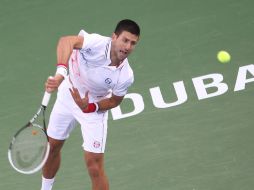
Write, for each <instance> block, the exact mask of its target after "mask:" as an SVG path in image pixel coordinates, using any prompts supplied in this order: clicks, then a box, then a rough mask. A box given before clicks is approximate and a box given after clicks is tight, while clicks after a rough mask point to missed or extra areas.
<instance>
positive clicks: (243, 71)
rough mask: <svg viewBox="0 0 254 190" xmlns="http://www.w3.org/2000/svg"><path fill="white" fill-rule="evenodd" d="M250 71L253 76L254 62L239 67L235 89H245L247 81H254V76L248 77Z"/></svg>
mask: <svg viewBox="0 0 254 190" xmlns="http://www.w3.org/2000/svg"><path fill="white" fill-rule="evenodd" d="M248 71H249V72H250V73H251V74H252V76H254V65H253V64H251V65H246V66H243V67H240V68H239V70H238V75H237V79H236V83H235V88H234V91H239V90H244V89H245V84H246V83H249V82H253V81H254V78H249V79H246V77H247V72H248Z"/></svg>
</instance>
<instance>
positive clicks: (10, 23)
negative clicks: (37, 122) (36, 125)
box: [0, 0, 254, 190]
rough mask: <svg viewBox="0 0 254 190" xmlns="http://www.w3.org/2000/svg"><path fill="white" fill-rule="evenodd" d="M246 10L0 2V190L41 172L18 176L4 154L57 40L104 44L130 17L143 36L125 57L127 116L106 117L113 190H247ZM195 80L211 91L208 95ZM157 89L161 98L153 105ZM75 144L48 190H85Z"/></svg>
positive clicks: (252, 51) (224, 5)
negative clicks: (88, 36) (221, 57)
mask: <svg viewBox="0 0 254 190" xmlns="http://www.w3.org/2000/svg"><path fill="white" fill-rule="evenodd" d="M253 6H254V2H253V1H251V0H241V1H239V0H213V1H203V0H190V1H182V0H158V1H152V0H139V1H135V0H129V1H123V0H118V1H82V0H76V1H71V0H55V1H50V0H33V1H32V0H20V1H7V0H1V2H0V31H1V36H0V55H1V63H0V64H1V69H0V73H1V75H0V85H1V99H0V101H1V102H0V105H1V109H0V123H1V127H0V134H1V138H0V189H3V190H13V189H19V190H20V189H25V190H35V189H40V178H41V174H40V173H37V174H34V175H29V176H28V175H22V174H19V173H16V172H15V171H14V170H13V169H12V168H11V167H10V165H9V163H8V160H7V149H8V144H9V141H10V140H11V137H12V135H13V133H14V132H15V131H16V130H17V129H18V128H19V127H20V125H22V124H23V123H24V122H26V121H27V120H28V119H30V117H31V116H32V114H33V113H34V112H35V111H36V109H37V107H38V106H39V103H40V101H41V97H42V95H43V88H44V87H43V86H44V81H45V79H46V78H47V76H48V75H52V74H54V72H55V63H56V44H57V41H58V39H59V37H60V36H62V35H74V34H77V33H78V32H79V30H80V29H85V30H86V31H88V32H90V33H93V32H94V33H100V34H103V35H107V36H109V35H111V33H112V31H113V29H114V27H115V24H116V23H117V22H118V21H119V20H120V19H123V18H130V19H134V20H136V21H137V22H138V23H139V24H140V26H141V29H142V33H141V40H140V43H139V44H138V46H137V48H136V51H135V52H134V53H133V54H132V55H131V56H130V58H129V61H130V63H131V64H132V67H133V69H134V72H135V83H134V85H133V86H132V87H131V88H130V90H129V93H130V97H129V98H126V99H125V100H124V102H123V104H122V106H121V111H122V117H123V116H126V117H125V118H122V119H120V118H119V115H118V116H116V115H114V118H113V114H111V113H110V117H109V131H108V141H107V148H106V154H105V159H106V161H105V162H106V171H107V174H108V177H109V179H110V186H111V189H112V190H252V189H253V188H254V180H253V177H254V162H253V160H254V151H253V144H254V138H253V133H254V126H253V115H254V111H253V110H254V109H253V93H254V80H253V79H254V72H253V64H254V43H253V41H254V38H253V34H254V12H253ZM222 49H224V50H227V51H228V52H229V53H230V54H231V56H232V60H231V62H230V63H228V64H221V63H219V62H218V61H217V59H216V54H217V52H218V51H219V50H222ZM239 73H240V74H239ZM193 79H194V80H193ZM201 79H202V80H201ZM216 79H222V80H221V81H219V82H217V83H216V82H215V80H216ZM194 81H196V83H194ZM202 81H203V82H204V83H203V87H204V86H205V85H209V84H214V85H212V87H208V86H206V87H207V88H205V91H203V92H206V93H207V94H206V95H205V94H203V95H201V94H200V93H201V91H202ZM174 84H175V85H176V86H177V85H178V87H181V90H180V91H179V92H180V94H179V99H178V98H177V97H178V96H177V95H176V91H175V88H174ZM200 85H201V86H200ZM238 85H240V86H241V87H242V88H240V87H239V86H238ZM198 86H199V87H200V88H201V90H200V88H198ZM156 87H158V88H156ZM236 87H237V88H236ZM158 89H159V90H160V91H158ZM196 89H199V90H198V92H196ZM236 89H237V90H236ZM155 90H157V91H156V92H157V93H158V92H161V93H160V94H161V95H160V94H157V95H154V94H153V95H152V94H151V91H152V92H155ZM203 90H204V88H203ZM220 93H221V94H220ZM198 94H199V95H198ZM180 95H181V96H180ZM209 95H211V97H208V96H209ZM213 95H214V96H213ZM134 96H135V97H136V99H135V98H133V97H134ZM180 97H181V98H180ZM200 97H201V99H200ZM202 97H203V98H202ZM54 98H55V96H53V99H52V100H51V102H50V106H49V110H48V113H47V114H48V115H49V113H50V109H51V108H52V105H53V102H54ZM132 98H133V99H132ZM134 99H135V100H138V101H137V102H134ZM159 100H161V102H160V103H159ZM181 101H182V102H181ZM174 103H175V104H174ZM177 103H178V104H177ZM138 109H140V110H139V111H138ZM135 110H136V111H137V113H134V111H135ZM128 113H129V117H127V116H128ZM131 113H133V114H132V115H131ZM117 118H118V119H117ZM81 144H82V139H81V133H80V129H79V127H78V126H77V128H76V129H75V130H74V132H73V133H72V135H71V137H70V138H69V139H68V141H67V142H66V144H65V146H64V149H63V152H62V153H63V156H62V158H63V159H62V165H61V169H60V171H59V173H58V175H57V178H56V182H55V185H54V190H83V189H90V181H89V177H88V175H87V171H86V168H85V166H84V163H83V153H82V147H81Z"/></svg>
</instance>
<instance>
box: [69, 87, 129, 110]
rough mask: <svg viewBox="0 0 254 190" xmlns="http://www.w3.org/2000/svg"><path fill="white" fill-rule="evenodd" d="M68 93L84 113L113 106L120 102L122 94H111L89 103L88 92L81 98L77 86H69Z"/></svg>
mask: <svg viewBox="0 0 254 190" xmlns="http://www.w3.org/2000/svg"><path fill="white" fill-rule="evenodd" d="M70 93H71V95H72V97H73V100H74V101H75V102H76V104H77V105H78V106H79V107H80V109H81V110H82V111H83V112H85V113H90V112H95V111H106V110H109V109H111V108H114V107H116V106H118V105H120V103H121V102H122V100H123V98H124V96H116V95H114V94H112V96H111V97H110V98H106V99H103V100H101V101H99V102H95V103H89V98H88V92H86V95H85V97H84V98H81V96H80V94H79V91H78V89H77V88H74V87H72V88H70Z"/></svg>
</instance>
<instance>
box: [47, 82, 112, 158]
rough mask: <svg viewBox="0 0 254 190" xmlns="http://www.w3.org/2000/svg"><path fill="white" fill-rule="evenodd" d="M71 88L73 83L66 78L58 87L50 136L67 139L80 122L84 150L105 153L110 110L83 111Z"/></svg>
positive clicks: (50, 124) (49, 128)
mask: <svg viewBox="0 0 254 190" xmlns="http://www.w3.org/2000/svg"><path fill="white" fill-rule="evenodd" d="M69 88H71V84H70V83H69V81H68V79H66V80H64V81H63V82H62V84H61V85H60V87H59V89H58V93H57V99H56V102H55V105H54V107H53V110H52V112H51V115H50V119H49V125H48V129H47V133H48V136H49V137H51V138H53V139H57V140H65V139H67V138H68V137H69V135H70V133H71V131H72V130H73V129H74V127H75V124H76V123H77V122H78V123H79V124H80V125H81V131H82V136H83V145H82V146H83V148H84V150H86V151H88V152H93V153H104V151H105V146H106V138H107V120H108V112H107V111H106V112H93V113H83V112H82V111H81V109H80V108H79V107H78V106H77V105H76V103H75V102H74V100H73V98H72V96H71V94H70V91H69Z"/></svg>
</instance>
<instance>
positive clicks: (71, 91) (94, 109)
mask: <svg viewBox="0 0 254 190" xmlns="http://www.w3.org/2000/svg"><path fill="white" fill-rule="evenodd" d="M139 35H140V28H139V26H138V24H137V23H136V22H134V21H132V20H129V19H125V20H122V21H120V22H119V23H118V24H117V26H116V28H115V31H114V32H113V34H112V37H105V36H102V35H99V34H94V33H93V34H89V33H87V32H86V31H84V30H81V31H80V33H79V35H77V36H65V37H62V38H60V40H59V42H58V45H57V71H56V74H55V76H54V77H53V78H49V79H47V81H46V83H45V88H46V90H47V91H51V92H54V91H55V90H58V93H57V99H56V102H55V105H54V107H53V110H52V112H51V115H50V120H49V125H48V129H47V133H48V136H49V142H50V146H51V149H50V154H49V157H48V160H47V162H46V164H45V166H44V167H43V171H42V172H43V176H42V186H41V190H51V189H52V186H53V183H54V180H55V176H56V173H57V171H58V169H59V167H60V160H61V153H60V151H61V148H62V146H63V144H64V141H65V140H66V139H67V138H68V137H69V135H70V133H71V131H72V130H73V128H74V127H75V124H76V123H77V122H78V123H79V124H80V125H81V131H82V136H83V149H84V160H85V163H86V166H87V169H88V173H89V176H90V178H91V182H92V189H93V190H108V189H109V183H108V179H107V176H106V174H105V170H104V151H105V145H106V137H107V119H108V110H109V109H111V108H114V107H116V106H118V105H119V104H120V103H121V102H122V100H123V98H124V96H125V95H126V93H127V90H128V88H129V87H130V86H131V85H132V83H133V81H134V76H133V71H132V69H131V67H130V65H129V63H128V60H127V57H128V55H129V54H130V53H131V52H132V51H133V50H134V48H135V46H136V45H137V43H138V40H139ZM67 70H68V72H67Z"/></svg>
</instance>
